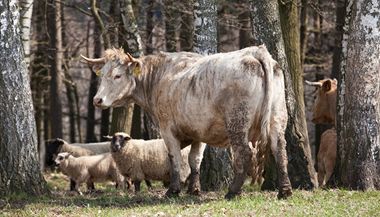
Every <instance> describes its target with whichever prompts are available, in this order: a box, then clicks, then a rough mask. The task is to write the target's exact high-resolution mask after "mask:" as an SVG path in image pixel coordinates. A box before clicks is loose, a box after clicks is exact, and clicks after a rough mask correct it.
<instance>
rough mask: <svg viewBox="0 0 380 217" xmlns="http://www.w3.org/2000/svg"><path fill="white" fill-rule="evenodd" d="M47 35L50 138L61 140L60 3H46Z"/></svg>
mask: <svg viewBox="0 0 380 217" xmlns="http://www.w3.org/2000/svg"><path fill="white" fill-rule="evenodd" d="M47 16H48V17H50V19H47V22H48V34H49V41H50V52H49V54H50V59H49V64H50V77H51V79H50V122H51V134H50V136H51V137H52V138H62V137H63V132H62V88H63V83H62V77H63V69H62V64H63V62H62V61H63V53H62V23H61V2H59V1H54V0H49V2H48V12H47Z"/></svg>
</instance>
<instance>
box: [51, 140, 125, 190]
mask: <svg viewBox="0 0 380 217" xmlns="http://www.w3.org/2000/svg"><path fill="white" fill-rule="evenodd" d="M61 152H69V153H70V154H72V155H73V156H74V157H81V156H90V155H95V154H103V153H107V152H110V142H98V143H73V144H69V143H67V142H66V141H65V140H63V139H59V138H56V139H53V140H50V141H48V144H47V146H46V155H45V163H46V165H47V166H49V167H53V166H55V163H54V158H55V157H56V156H57V155H58V153H61ZM88 184H89V185H88V189H89V190H95V187H94V184H93V183H88ZM74 186H75V183H74V181H73V180H70V190H71V191H73V190H74ZM128 186H129V183H128Z"/></svg>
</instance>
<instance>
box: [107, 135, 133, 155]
mask: <svg viewBox="0 0 380 217" xmlns="http://www.w3.org/2000/svg"><path fill="white" fill-rule="evenodd" d="M130 139H131V137H130V136H129V135H128V134H126V133H115V135H114V136H113V137H112V141H111V151H112V152H118V151H120V149H122V148H124V146H125V145H126V144H127V143H128V141H129V140H130Z"/></svg>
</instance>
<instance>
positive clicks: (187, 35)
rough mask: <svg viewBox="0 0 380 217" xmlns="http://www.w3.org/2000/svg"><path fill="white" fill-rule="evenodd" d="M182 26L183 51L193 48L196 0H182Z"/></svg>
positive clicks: (181, 40) (181, 41) (181, 42)
mask: <svg viewBox="0 0 380 217" xmlns="http://www.w3.org/2000/svg"><path fill="white" fill-rule="evenodd" d="M181 3H182V4H181V7H182V10H181V18H182V19H181V27H180V36H179V37H180V39H179V40H180V45H181V50H182V51H192V50H193V38H194V25H193V23H194V15H193V7H194V0H185V1H181Z"/></svg>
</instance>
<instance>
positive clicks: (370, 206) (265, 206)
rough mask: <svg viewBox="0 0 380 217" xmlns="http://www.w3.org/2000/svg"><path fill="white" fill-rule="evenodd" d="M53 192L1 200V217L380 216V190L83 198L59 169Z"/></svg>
mask: <svg viewBox="0 0 380 217" xmlns="http://www.w3.org/2000/svg"><path fill="white" fill-rule="evenodd" d="M45 179H46V180H47V183H48V186H49V188H50V189H51V195H49V196H40V197H29V196H26V195H13V196H10V197H7V198H1V199H0V216H12V217H13V216H112V217H116V216H380V202H379V201H380V191H367V192H358V191H347V190H338V189H331V190H315V191H313V192H310V191H301V190H295V191H294V192H293V196H292V197H291V198H290V199H288V200H277V197H276V195H277V193H276V192H262V191H258V190H257V187H251V186H250V185H249V184H246V185H245V186H244V190H243V193H242V195H241V196H240V197H238V198H236V199H234V200H231V201H227V200H225V199H224V194H225V193H226V190H224V191H220V192H203V193H202V194H201V196H199V197H197V196H189V195H187V194H185V193H181V195H180V197H178V198H165V197H164V193H165V189H164V188H163V187H162V185H161V183H159V182H156V183H154V187H153V189H151V190H148V189H147V188H146V186H145V183H144V184H142V185H143V186H142V191H141V193H139V194H138V195H134V194H133V193H132V191H126V192H122V191H118V190H116V189H114V187H113V185H112V184H111V183H106V184H97V185H96V188H97V189H98V190H97V192H96V193H87V194H86V193H85V194H84V195H82V196H79V195H78V194H76V193H73V192H69V191H67V189H68V186H69V182H68V179H67V178H66V177H65V176H63V175H62V174H60V173H49V174H46V175H45Z"/></svg>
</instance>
